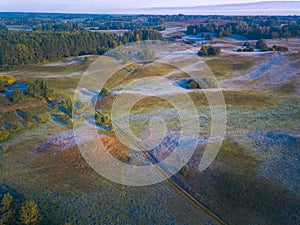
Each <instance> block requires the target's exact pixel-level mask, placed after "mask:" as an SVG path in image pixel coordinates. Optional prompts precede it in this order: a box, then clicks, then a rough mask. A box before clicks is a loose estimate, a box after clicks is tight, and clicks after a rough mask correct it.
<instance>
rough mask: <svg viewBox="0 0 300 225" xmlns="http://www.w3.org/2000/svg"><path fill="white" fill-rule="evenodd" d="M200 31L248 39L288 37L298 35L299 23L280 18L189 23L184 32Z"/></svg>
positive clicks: (193, 32) (218, 35)
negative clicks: (284, 21) (258, 21)
mask: <svg viewBox="0 0 300 225" xmlns="http://www.w3.org/2000/svg"><path fill="white" fill-rule="evenodd" d="M202 32H215V33H216V34H217V37H219V38H221V37H223V36H229V35H232V34H238V35H242V36H244V37H247V38H249V39H260V38H289V37H298V36H300V24H299V23H298V22H297V20H291V21H289V22H288V23H286V24H282V23H281V22H280V20H270V19H266V20H265V21H264V22H261V23H254V22H252V23H250V24H247V23H246V22H230V23H226V24H221V25H218V24H217V23H214V22H211V23H203V24H196V25H189V26H188V27H187V31H186V33H187V34H188V35H189V34H198V33H202Z"/></svg>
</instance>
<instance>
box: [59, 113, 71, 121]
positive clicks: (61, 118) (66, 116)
mask: <svg viewBox="0 0 300 225" xmlns="http://www.w3.org/2000/svg"><path fill="white" fill-rule="evenodd" d="M58 118H59V119H60V120H61V121H62V122H66V121H68V120H69V116H68V115H66V114H59V115H58Z"/></svg>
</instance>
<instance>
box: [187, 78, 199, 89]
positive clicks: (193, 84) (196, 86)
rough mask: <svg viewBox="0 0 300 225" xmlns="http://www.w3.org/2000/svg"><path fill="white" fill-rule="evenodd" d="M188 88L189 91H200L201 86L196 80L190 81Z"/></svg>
mask: <svg viewBox="0 0 300 225" xmlns="http://www.w3.org/2000/svg"><path fill="white" fill-rule="evenodd" d="M187 88H188V89H199V88H200V85H199V84H198V83H197V82H196V81H195V80H190V81H188V85H187Z"/></svg>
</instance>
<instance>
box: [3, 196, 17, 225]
mask: <svg viewBox="0 0 300 225" xmlns="http://www.w3.org/2000/svg"><path fill="white" fill-rule="evenodd" d="M12 201H13V197H12V196H11V194H9V193H8V194H5V195H4V196H3V198H2V201H1V217H0V224H15V223H16V215H15V211H14V210H13V209H12V208H11V203H12Z"/></svg>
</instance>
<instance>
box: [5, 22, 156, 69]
mask: <svg viewBox="0 0 300 225" xmlns="http://www.w3.org/2000/svg"><path fill="white" fill-rule="evenodd" d="M161 39H162V35H161V34H160V33H159V32H158V31H157V30H153V29H146V28H145V29H138V30H134V31H128V32H126V33H125V34H124V35H123V36H118V35H116V34H112V33H96V32H89V31H74V32H52V31H48V32H38V31H35V32H20V31H0V69H9V68H12V67H16V66H21V65H26V64H35V63H43V62H47V61H54V60H59V59H61V58H63V57H70V56H78V55H86V54H100V55H101V54H104V53H105V52H106V51H107V50H109V49H111V48H115V47H117V46H119V45H121V44H126V43H129V42H135V41H142V40H161Z"/></svg>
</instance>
